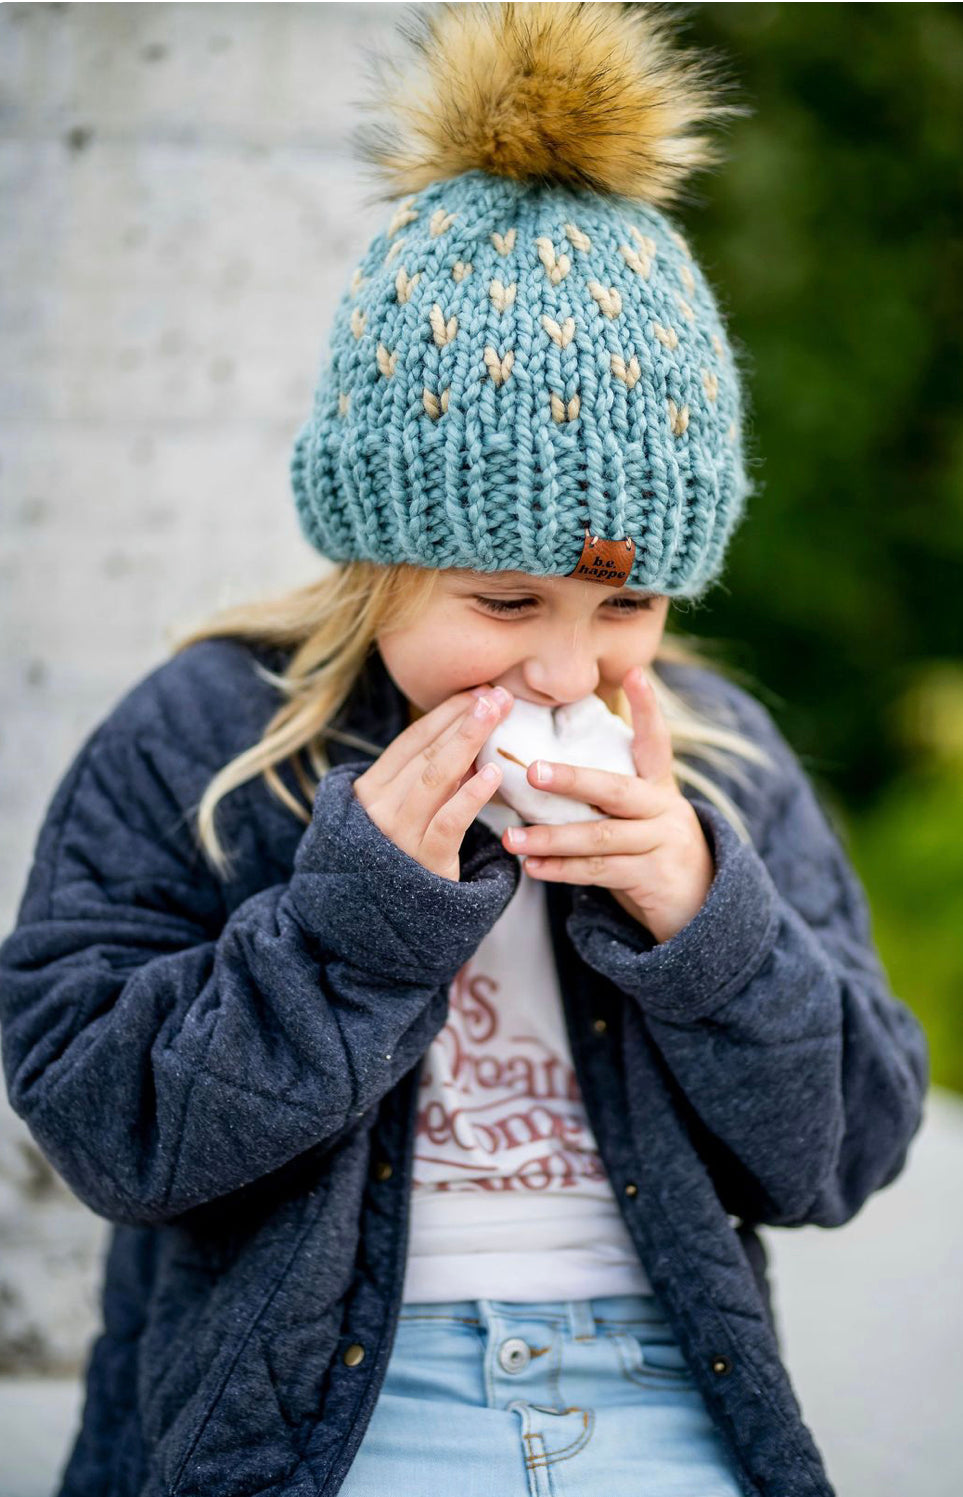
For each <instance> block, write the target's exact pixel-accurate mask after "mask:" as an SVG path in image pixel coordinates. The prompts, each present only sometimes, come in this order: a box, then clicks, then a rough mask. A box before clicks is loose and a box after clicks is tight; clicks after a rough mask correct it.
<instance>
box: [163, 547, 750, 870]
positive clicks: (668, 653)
mask: <svg viewBox="0 0 963 1497" xmlns="http://www.w3.org/2000/svg"><path fill="white" fill-rule="evenodd" d="M438 575H439V573H438V571H437V569H433V568H423V567H414V566H411V565H409V564H408V563H406V562H400V563H397V564H394V565H389V566H385V565H381V564H378V563H375V562H370V561H349V562H345V563H340V564H338V565H336V566H334V567H333V569H332V570H331V571H330V572H328V573H325V574H324V575H323V576H321V577H320V578H318V580H317V581H315V582H311V583H308V584H307V585H306V586H302V587H297V588H294V589H292V590H290V591H288V592H285V593H282V594H280V595H279V596H276V597H271V598H266V599H261V600H258V601H255V602H252V603H242V604H239V605H236V606H234V607H229V608H225V609H221V610H219V611H218V612H217V613H216V614H214V615H213V617H211V618H210V619H208V620H207V621H206V622H205V623H202V624H200V625H198V626H197V627H196V628H194V629H192V630H190V632H188V633H187V634H184V635H182V636H180V637H179V638H178V639H177V640H176V641H175V642H174V643H173V645H172V649H173V653H174V654H178V653H179V652H180V651H182V650H185V649H187V648H188V647H189V646H190V645H192V644H196V643H198V642H199V641H201V640H205V639H216V638H224V637H229V638H232V639H237V640H246V641H249V642H251V643H252V644H255V643H256V644H260V645H267V646H274V647H278V648H281V649H283V650H290V651H292V653H291V656H290V659H289V660H288V661H287V664H286V666H285V669H284V670H283V672H280V673H278V672H275V671H272V670H270V669H268V668H267V667H266V666H265V665H263V664H262V663H261V662H260V661H255V662H254V667H255V669H256V671H257V673H258V674H259V675H260V676H261V677H262V678H263V679H264V680H265V681H267V682H269V683H270V684H271V685H273V686H274V687H275V688H276V690H277V691H278V692H279V694H280V695H281V696H282V697H283V698H284V699H285V700H284V701H283V702H282V704H281V706H279V707H278V709H277V711H276V712H275V713H274V715H273V716H272V717H271V718H270V720H269V721H268V723H267V724H266V726H265V727H264V729H263V731H262V733H261V737H260V739H259V740H258V741H257V742H256V743H254V744H252V745H251V747H250V748H247V749H245V750H244V751H243V752H242V753H240V754H238V755H237V756H236V757H235V758H234V759H231V760H230V761H229V762H228V763H227V764H225V765H224V767H223V768H222V769H220V770H219V771H218V772H217V774H215V775H214V777H213V779H212V780H211V781H210V782H209V784H208V785H207V787H206V789H205V790H204V793H203V795H202V796H201V799H200V800H199V801H198V802H197V804H196V806H195V807H194V810H195V811H196V816H197V820H196V827H195V835H196V837H197V840H198V842H199V845H200V847H201V848H202V850H203V851H204V853H205V855H206V856H207V858H208V860H209V861H210V863H211V864H212V865H213V867H214V868H215V869H216V870H217V872H218V873H219V874H220V875H221V876H222V877H223V876H227V877H230V876H231V872H232V869H231V855H230V853H228V852H227V851H226V850H225V849H224V847H223V846H222V844H221V842H220V839H219V837H218V835H217V830H216V827H215V812H216V811H217V807H218V805H219V804H220V802H221V801H222V800H223V799H224V797H225V796H226V795H229V794H230V792H231V791H232V790H236V789H237V788H238V786H240V785H243V784H245V783H246V782H247V781H248V780H251V779H253V778H254V776H255V775H258V774H262V775H263V776H264V779H265V782H266V784H267V785H268V787H269V789H270V790H271V792H272V794H274V795H275V796H276V797H277V798H278V799H279V800H280V801H282V802H283V804H284V805H286V806H287V807H288V809H289V810H290V811H291V812H292V814H293V815H294V816H296V817H298V819H299V820H301V821H302V822H304V824H305V825H308V823H309V822H310V820H311V807H312V804H313V800H314V794H315V791H316V790H317V787H318V784H319V783H320V781H321V779H322V778H323V776H324V775H325V774H326V773H327V771H328V769H329V768H330V767H331V766H330V763H329V760H328V758H327V755H326V754H325V750H324V739H325V738H329V739H335V740H337V741H338V742H339V743H346V744H348V745H349V746H351V747H354V748H359V749H361V750H363V751H364V752H365V753H370V754H373V755H374V756H375V757H377V756H378V755H379V754H380V753H381V752H382V749H381V746H380V745H378V744H374V743H370V742H368V741H367V740H366V739H364V738H361V737H358V736H357V735H355V734H352V733H347V732H343V731H341V730H339V729H337V728H334V727H332V726H331V724H332V721H333V719H334V718H335V717H336V716H337V713H338V710H339V709H340V708H341V706H342V705H343V704H344V702H345V701H346V699H347V698H348V696H349V695H350V693H351V690H352V687H353V686H354V684H355V681H356V679H357V677H358V675H359V673H360V672H361V670H362V668H363V666H364V663H365V660H366V658H367V656H368V654H369V652H370V650H371V648H372V646H373V645H374V643H375V640H376V638H377V637H378V636H379V635H381V634H383V633H387V632H389V631H390V630H393V629H398V628H403V627H405V625H407V624H409V623H412V622H414V621H415V619H417V618H418V617H419V615H420V614H421V612H422V610H423V609H424V608H425V607H426V606H427V605H428V603H429V601H430V599H431V596H432V593H433V590H434V587H435V582H436V580H437V577H438ZM703 648H704V646H703ZM660 662H665V663H669V664H682V665H696V666H699V665H705V664H707V661H706V660H705V659H704V658H703V656H702V655H701V654H700V653H699V649H697V648H696V646H695V644H694V643H693V642H692V641H691V640H687V641H683V639H681V638H679V637H674V636H672V635H670V634H668V632H667V631H664V632H663V635H662V639H661V640H660V643H659V648H658V650H657V651H656V655H655V658H654V661H653V666H656V667H657V666H658V664H659V663H660ZM718 668H719V667H718V665H715V669H718ZM647 674H648V677H649V680H650V681H651V682H652V686H653V690H654V692H655V695H656V700H657V701H658V704H659V707H660V708H661V710H662V713H663V716H664V717H665V719H666V722H667V724H668V727H669V730H670V733H671V737H672V748H673V771H674V773H675V775H676V778H677V779H678V780H679V781H680V782H682V783H685V784H688V785H690V786H691V787H692V788H693V789H695V790H697V791H698V792H699V793H700V794H701V795H703V796H704V797H705V799H706V800H708V801H710V802H711V803H712V804H714V805H715V806H717V807H718V809H719V810H720V811H721V812H722V814H723V815H724V816H725V817H726V819H727V820H728V821H729V822H730V823H731V824H732V826H733V827H734V828H735V830H736V832H737V833H738V835H739V837H740V838H741V839H742V840H743V841H749V840H750V838H749V832H748V830H747V828H746V826H745V823H744V821H743V819H742V817H741V816H740V814H739V811H738V810H737V808H736V806H735V805H734V803H733V802H732V801H731V800H730V798H729V797H728V796H727V795H726V794H725V792H724V791H723V790H721V789H720V787H719V786H718V785H716V784H715V783H714V781H713V780H712V779H711V778H710V777H709V776H708V775H707V774H705V773H703V772H702V771H701V770H700V769H698V768H697V767H696V766H694V765H693V764H691V763H689V762H687V761H688V760H689V759H691V758H698V759H701V760H703V761H705V762H706V763H707V764H709V765H710V766H714V767H716V768H718V769H719V770H721V771H723V772H725V773H727V774H729V775H731V776H733V777H734V778H736V779H739V780H741V781H742V782H743V783H746V776H745V774H744V773H743V771H742V770H741V769H740V768H739V766H737V765H735V764H734V763H733V762H732V759H733V756H736V757H740V758H744V759H747V760H750V761H751V762H753V763H755V764H760V765H771V763H772V761H771V759H770V757H769V755H768V754H767V753H766V752H765V750H764V749H762V748H761V747H760V746H759V745H758V744H756V743H755V742H754V741H753V740H751V739H749V738H747V737H745V736H744V735H743V734H742V733H739V732H738V731H736V730H735V729H733V728H731V727H727V726H726V725H725V724H723V723H721V722H718V721H715V720H713V719H710V718H708V717H706V716H704V715H703V714H701V713H700V712H699V711H698V710H697V709H696V708H695V707H694V706H693V705H692V704H691V703H690V702H687V701H686V699H685V698H684V697H683V696H681V695H680V694H679V693H677V692H674V691H672V690H671V689H670V687H669V686H667V685H666V683H665V682H664V681H663V680H662V679H661V678H660V677H659V675H658V673H657V670H654V669H650V670H649V671H648V673H647ZM614 705H615V710H616V711H617V712H618V713H619V715H620V716H621V717H622V718H623V720H624V721H625V722H627V723H628V724H629V725H630V726H631V723H632V710H631V706H630V704H629V701H628V698H627V697H626V695H625V693H624V691H623V690H622V689H621V687H620V688H619V689H618V692H617V695H616V699H615V704H614ZM303 759H306V760H307V766H308V767H307V768H305V764H304V762H303ZM288 760H290V762H291V767H292V770H293V772H294V775H295V779H296V781H297V783H298V785H299V787H300V789H301V791H302V793H303V794H304V796H305V802H306V803H305V804H302V803H301V802H299V801H298V800H297V799H296V797H295V796H293V795H292V794H291V792H290V791H289V789H288V788H287V786H286V785H285V784H284V782H283V781H282V779H281V778H280V776H279V774H278V773H277V768H276V766H277V765H279V764H281V763H283V762H284V761H288ZM312 775H313V779H312Z"/></svg>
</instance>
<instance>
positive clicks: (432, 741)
mask: <svg viewBox="0 0 963 1497" xmlns="http://www.w3.org/2000/svg"><path fill="white" fill-rule="evenodd" d="M513 700H514V698H513V697H512V694H511V692H509V691H505V690H504V688H503V687H501V686H496V687H490V686H486V687H475V688H474V690H473V691H460V692H458V693H457V695H455V696H451V697H448V698H446V700H445V701H443V702H439V704H438V706H437V707H434V708H432V710H431V711H430V712H426V713H425V714H424V716H423V717H419V718H418V720H417V721H416V722H413V723H411V725H410V726H409V727H407V728H405V729H404V730H403V732H401V733H399V734H398V736H397V738H395V739H394V740H393V741H392V742H391V743H389V745H388V747H387V748H386V749H385V750H384V752H383V753H382V754H380V755H379V756H378V758H377V759H376V760H375V762H374V763H373V764H372V765H371V767H370V769H366V770H365V772H364V774H362V775H359V776H358V778H357V779H356V780H355V782H354V785H353V789H354V793H355V795H356V796H357V798H358V800H359V801H360V802H361V804H362V805H363V806H364V808H365V810H366V811H367V813H368V815H369V817H370V818H371V820H372V821H373V822H374V823H375V825H376V826H378V827H380V829H381V831H383V832H384V834H385V836H386V837H389V838H390V839H391V841H392V842H394V843H395V845H396V846H397V847H400V848H401V850H402V852H406V853H407V854H408V855H409V857H412V858H414V859H415V860H416V862H418V863H420V864H421V865H422V867H423V868H427V869H428V870H429V872H431V873H438V874H440V875H441V877H442V878H449V879H452V880H453V881H454V882H455V883H457V882H458V879H459V877H460V874H461V867H460V864H459V860H458V852H459V848H460V847H461V843H462V839H463V837H464V835H465V833H466V831H467V830H468V828H469V826H470V825H471V823H472V822H473V821H474V819H475V817H476V816H477V815H478V812H479V810H480V809H481V807H482V806H483V805H484V804H485V803H486V801H488V800H490V798H491V797H492V796H493V795H494V793H495V791H496V790H497V789H498V786H499V784H500V783H501V777H502V776H501V770H500V769H499V768H498V767H497V765H494V764H492V765H486V766H485V768H484V769H482V770H481V771H479V772H478V773H477V774H476V773H475V771H474V767H473V766H474V761H475V758H476V757H477V755H478V751H479V749H480V748H481V746H482V744H483V743H484V742H485V739H486V738H487V737H488V736H489V734H490V733H492V732H494V730H495V726H496V724H497V723H498V722H499V721H500V720H501V718H503V717H504V716H505V715H506V713H507V712H508V711H509V709H510V708H511V705H512V702H513Z"/></svg>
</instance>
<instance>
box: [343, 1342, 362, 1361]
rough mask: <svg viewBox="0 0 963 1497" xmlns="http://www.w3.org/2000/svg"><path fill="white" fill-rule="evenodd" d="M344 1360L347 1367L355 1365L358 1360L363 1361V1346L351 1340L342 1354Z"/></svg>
mask: <svg viewBox="0 0 963 1497" xmlns="http://www.w3.org/2000/svg"><path fill="white" fill-rule="evenodd" d="M344 1360H345V1363H346V1364H347V1366H348V1367H357V1365H358V1363H359V1362H363V1361H364V1347H363V1346H360V1345H359V1344H358V1342H357V1341H353V1342H352V1344H351V1345H350V1346H349V1347H348V1349H347V1351H346V1352H345V1354H344Z"/></svg>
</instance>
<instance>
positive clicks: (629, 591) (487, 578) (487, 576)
mask: <svg viewBox="0 0 963 1497" xmlns="http://www.w3.org/2000/svg"><path fill="white" fill-rule="evenodd" d="M516 576H517V580H516V578H515V577H513V576H512V574H511V573H509V572H475V571H469V572H468V573H466V575H465V576H464V577H461V578H459V579H458V580H459V581H460V582H462V583H463V585H464V586H465V587H466V588H467V587H471V588H477V587H482V588H488V589H490V590H491V589H493V590H494V591H496V592H501V591H504V592H526V593H544V592H545V589H544V587H542V586H541V583H542V578H540V577H536V576H534V575H533V574H529V573H526V572H519V573H517V574H516ZM605 591H606V592H607V593H618V594H619V595H620V597H623V598H643V599H645V598H659V597H661V594H660V593H656V592H651V591H647V590H646V589H645V588H644V587H619V588H615V587H611V588H606V589H605Z"/></svg>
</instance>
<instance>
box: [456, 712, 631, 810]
mask: <svg viewBox="0 0 963 1497" xmlns="http://www.w3.org/2000/svg"><path fill="white" fill-rule="evenodd" d="M632 738H633V731H632V729H631V728H630V727H629V726H628V724H627V723H624V722H623V721H622V719H621V717H618V716H617V715H616V713H614V712H610V711H609V709H608V707H606V705H605V703H604V702H603V701H602V698H601V697H599V696H596V695H595V693H594V692H593V693H592V695H591V696H587V697H582V699H581V701H578V702H569V703H567V704H566V705H565V706H564V707H539V706H537V705H536V704H535V703H534V702H526V701H523V700H522V699H521V698H518V697H516V699H515V702H514V704H513V706H512V710H511V711H510V712H509V714H508V716H507V717H505V718H504V719H503V720H502V721H501V722H500V723H499V724H498V726H497V728H496V729H495V731H494V732H493V733H492V734H491V736H490V737H489V738H487V739H486V740H485V742H484V744H483V745H482V747H481V749H480V750H479V753H478V758H477V761H476V762H477V765H478V768H479V769H483V768H484V766H485V765H486V764H497V765H498V766H499V768H500V769H501V771H502V780H501V783H500V785H499V787H498V788H499V791H500V793H501V795H502V798H503V799H504V800H505V801H507V803H508V805H510V806H511V807H512V809H513V810H514V811H516V812H517V813H518V815H519V816H521V817H522V819H523V820H524V821H528V822H535V823H537V822H542V823H545V824H548V825H553V826H554V825H559V824H560V823H562V822H566V821H600V820H602V819H603V817H604V816H605V815H606V814H607V813H605V812H601V811H599V810H597V809H593V808H592V807H591V806H590V805H589V804H588V802H587V801H583V800H570V799H569V797H568V796H565V795H557V794H553V792H552V791H550V790H538V789H536V787H535V786H534V785H532V784H530V783H529V780H528V778H527V775H526V771H527V769H528V766H529V765H530V764H531V763H533V762H534V760H536V759H548V760H550V761H552V762H556V763H559V764H579V765H582V766H583V767H586V768H590V769H608V770H612V771H614V773H616V774H628V775H636V774H638V770H637V769H636V767H635V761H634V760H633V758H632Z"/></svg>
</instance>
